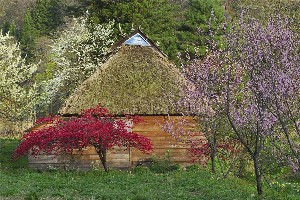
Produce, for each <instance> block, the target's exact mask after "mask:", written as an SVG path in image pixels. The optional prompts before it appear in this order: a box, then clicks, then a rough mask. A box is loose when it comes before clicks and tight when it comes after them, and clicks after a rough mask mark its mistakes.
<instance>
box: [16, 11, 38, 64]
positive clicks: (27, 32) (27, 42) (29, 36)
mask: <svg viewBox="0 0 300 200" xmlns="http://www.w3.org/2000/svg"><path fill="white" fill-rule="evenodd" d="M38 36H39V32H38V30H37V29H36V27H35V23H34V21H33V19H32V17H31V13H30V11H29V10H28V11H27V12H26V14H25V17H24V24H23V27H22V29H21V32H20V43H21V47H22V50H23V53H24V54H25V55H26V56H27V57H28V58H33V57H34V55H35V53H34V49H35V40H36V39H37V37H38Z"/></svg>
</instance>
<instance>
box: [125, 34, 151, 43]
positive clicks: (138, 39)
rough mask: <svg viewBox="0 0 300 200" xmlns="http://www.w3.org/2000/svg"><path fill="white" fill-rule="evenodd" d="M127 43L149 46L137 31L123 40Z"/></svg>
mask: <svg viewBox="0 0 300 200" xmlns="http://www.w3.org/2000/svg"><path fill="white" fill-rule="evenodd" d="M124 44H128V45H140V46H151V45H150V44H149V43H148V42H147V40H145V39H144V38H143V37H142V36H141V35H140V34H139V33H137V34H135V35H134V36H132V37H131V38H129V39H128V40H126V41H125V42H124Z"/></svg>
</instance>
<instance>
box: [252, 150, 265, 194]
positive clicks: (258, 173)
mask: <svg viewBox="0 0 300 200" xmlns="http://www.w3.org/2000/svg"><path fill="white" fill-rule="evenodd" d="M253 161H254V170H255V178H256V189H257V193H258V194H259V195H262V193H263V191H262V181H261V177H262V176H261V175H262V174H261V171H260V168H259V164H258V158H257V156H256V155H254V156H253Z"/></svg>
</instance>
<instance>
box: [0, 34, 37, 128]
mask: <svg viewBox="0 0 300 200" xmlns="http://www.w3.org/2000/svg"><path fill="white" fill-rule="evenodd" d="M36 70H37V66H36V65H34V64H26V62H25V59H24V58H22V56H21V50H20V48H19V44H18V43H16V42H15V40H14V38H13V37H11V36H9V34H3V33H2V31H0V118H4V119H6V120H9V121H14V122H17V121H24V120H30V119H32V117H33V116H34V115H33V114H34V105H35V99H36V98H35V97H36V90H35V88H36V87H35V84H33V83H32V82H31V81H30V80H31V78H32V76H33V74H34V73H35V71H36Z"/></svg>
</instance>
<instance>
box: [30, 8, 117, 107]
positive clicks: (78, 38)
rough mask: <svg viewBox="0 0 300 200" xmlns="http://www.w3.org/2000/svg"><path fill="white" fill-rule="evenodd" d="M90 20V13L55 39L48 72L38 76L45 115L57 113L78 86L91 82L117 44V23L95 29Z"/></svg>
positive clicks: (75, 20) (47, 67)
mask: <svg viewBox="0 0 300 200" xmlns="http://www.w3.org/2000/svg"><path fill="white" fill-rule="evenodd" d="M87 17H88V13H87V14H86V16H85V17H81V18H74V19H73V20H71V21H70V23H69V24H68V26H67V28H66V29H65V30H63V31H62V32H60V33H59V34H58V35H57V38H55V39H53V44H52V45H51V47H50V50H49V51H50V52H49V60H48V61H47V65H46V68H45V71H44V73H41V74H39V75H37V76H36V78H37V79H38V80H39V82H41V88H40V90H41V91H43V94H44V95H43V98H42V99H41V101H40V103H39V106H40V108H41V112H43V109H45V111H46V112H47V110H48V109H49V110H48V112H49V111H50V113H53V112H54V113H55V112H57V110H58V109H59V108H60V106H61V105H62V103H63V101H64V100H65V98H66V97H68V95H69V94H70V93H72V92H73V91H74V89H75V88H76V86H77V85H78V83H80V82H82V81H84V80H85V79H86V78H88V77H89V76H90V75H91V74H92V73H93V72H94V71H95V70H96V69H97V68H98V67H99V66H100V64H101V63H102V62H104V61H105V59H106V58H107V55H108V51H109V48H110V47H111V45H112V44H113V42H114V40H113V37H112V34H113V28H112V27H113V25H114V23H113V22H109V23H107V24H95V25H91V24H90V23H89V22H88V18H87ZM48 105H50V108H49V107H48ZM47 107H48V108H47Z"/></svg>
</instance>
